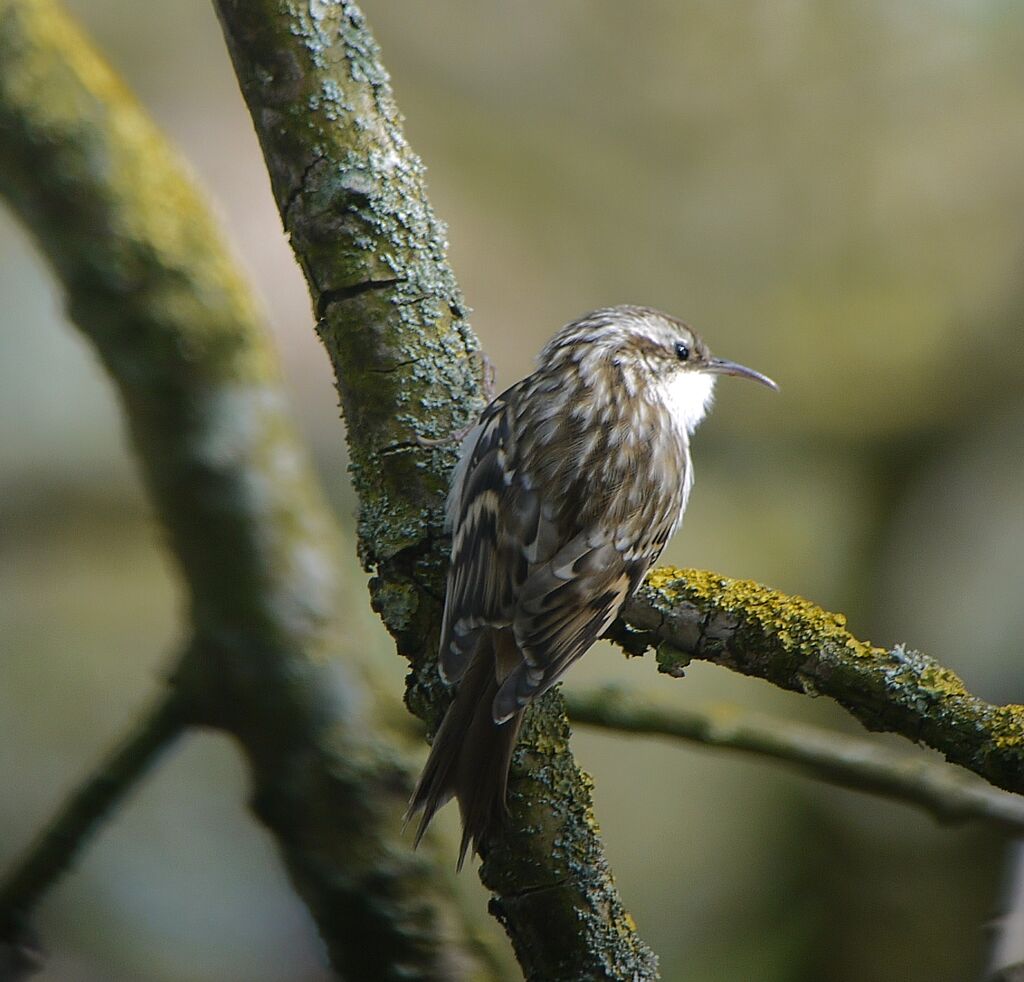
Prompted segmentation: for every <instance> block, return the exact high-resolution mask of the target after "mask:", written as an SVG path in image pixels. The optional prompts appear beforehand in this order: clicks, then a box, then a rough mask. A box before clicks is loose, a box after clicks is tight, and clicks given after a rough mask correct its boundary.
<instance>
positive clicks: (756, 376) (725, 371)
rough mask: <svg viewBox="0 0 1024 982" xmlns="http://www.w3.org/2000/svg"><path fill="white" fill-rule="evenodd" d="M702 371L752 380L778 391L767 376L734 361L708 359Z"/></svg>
mask: <svg viewBox="0 0 1024 982" xmlns="http://www.w3.org/2000/svg"><path fill="white" fill-rule="evenodd" d="M702 370H703V371H705V372H708V373H709V374H711V375H736V376H738V377H739V378H749V379H753V380H754V381H755V382H760V383H761V384H762V385H767V386H768V388H769V389H774V390H775V391H776V392H778V391H779V387H778V386H777V385H776V384H775V383H774V382H773V381H772V380H771V379H770V378H768V376H767V375H762V374H761V373H760V372H755V371H754V369H752V368H747V367H746V366H745V365H737V364H736V362H734V361H727V360H726V359H725V358H709V359H708V361H707V364H706V365H704V366H703V369H702Z"/></svg>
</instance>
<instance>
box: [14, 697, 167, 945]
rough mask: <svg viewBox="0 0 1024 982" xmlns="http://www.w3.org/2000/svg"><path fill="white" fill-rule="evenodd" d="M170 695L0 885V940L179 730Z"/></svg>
mask: <svg viewBox="0 0 1024 982" xmlns="http://www.w3.org/2000/svg"><path fill="white" fill-rule="evenodd" d="M184 725H185V721H184V717H183V714H182V706H181V704H180V700H179V699H178V697H177V695H176V694H173V693H172V694H170V695H166V696H164V697H162V698H161V699H160V700H159V702H158V703H157V704H156V705H155V706H154V707H152V708H151V709H150V710H149V711H148V712H147V713H146V715H145V716H144V717H143V718H142V719H141V720H140V721H139V722H138V723H137V724H136V726H135V727H134V728H133V729H132V730H131V732H130V733H129V734H128V735H127V737H126V738H125V740H124V742H123V743H122V744H121V746H119V747H118V748H117V749H116V750H114V752H113V753H112V754H111V755H110V757H109V758H108V759H107V760H105V761H104V762H103V763H102V764H101V765H100V767H98V768H97V770H96V771H95V772H94V773H93V774H91V775H90V776H89V778H88V779H87V780H86V781H85V782H84V783H83V784H82V785H81V786H80V787H79V788H78V789H77V790H76V791H75V792H74V794H72V795H71V797H69V798H68V799H67V801H65V802H64V803H63V804H62V805H61V807H60V811H58V813H57V814H56V815H55V816H54V817H53V819H52V820H51V821H50V823H49V825H47V826H46V827H45V828H44V829H43V830H42V832H41V833H40V835H39V837H38V839H37V840H36V841H35V842H33V843H32V844H31V845H30V846H29V847H28V849H27V850H26V852H25V854H24V856H23V857H22V859H21V860H20V861H19V862H17V863H16V864H15V865H14V867H13V868H12V869H11V870H10V871H8V873H7V874H6V876H5V877H4V879H3V880H2V881H0V938H10V937H17V936H18V935H19V934H20V933H21V929H22V927H23V925H24V924H25V923H26V922H27V920H28V918H29V916H30V915H31V913H32V911H33V909H34V908H35V905H36V903H37V902H38V901H39V900H40V899H41V897H42V896H43V894H44V893H45V892H46V891H47V890H48V889H49V888H50V887H51V886H52V885H53V884H54V883H55V882H56V881H57V880H58V879H59V878H60V876H61V874H63V873H64V872H65V871H66V870H67V869H68V868H69V867H70V865H71V863H72V862H73V861H74V859H75V856H76V854H77V853H78V852H79V851H80V850H81V848H82V847H83V846H84V844H85V841H86V840H87V839H88V838H89V836H90V835H91V834H92V833H93V832H94V831H95V830H96V829H97V828H98V827H99V825H100V823H101V822H102V821H103V820H104V819H105V818H106V817H107V815H108V814H110V812H111V811H112V810H113V809H114V808H115V807H117V805H118V804H119V803H120V802H121V800H122V799H123V798H124V796H125V795H126V794H127V793H128V792H129V791H130V790H131V789H132V788H133V787H134V786H135V784H136V783H137V782H138V781H139V779H140V778H141V777H142V776H143V775H144V774H145V773H146V771H148V770H149V769H150V767H152V766H153V764H154V763H155V762H156V759H157V757H158V756H159V755H160V753H162V752H163V751H164V750H166V749H167V748H168V747H169V745H170V744H171V743H173V742H174V740H175V738H176V737H178V736H179V735H180V734H181V732H182V729H183V728H184Z"/></svg>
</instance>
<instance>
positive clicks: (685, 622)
mask: <svg viewBox="0 0 1024 982" xmlns="http://www.w3.org/2000/svg"><path fill="white" fill-rule="evenodd" d="M610 636H612V638H613V640H615V641H617V642H618V643H620V644H621V645H622V646H623V647H624V648H626V649H627V650H628V651H629V652H630V653H632V654H639V653H641V652H642V651H643V650H644V649H645V648H647V647H654V648H656V649H657V657H658V669H659V671H662V672H664V673H665V674H667V675H673V676H678V675H682V674H683V672H684V671H685V668H686V665H687V664H688V663H689V662H690V660H691V659H692V658H700V659H703V660H705V661H711V662H714V663H715V664H718V665H722V666H724V667H726V668H730V669H732V670H733V671H736V672H740V673H742V674H743V675H751V676H754V677H756V678H761V679H765V680H766V681H768V682H771V683H772V684H774V685H777V686H779V687H780V688H783V689H789V690H791V691H794V692H802V693H805V694H806V695H811V696H819V695H820V696H829V697H830V698H832V699H834V700H835V701H836V702H837V703H839V705H840V706H842V707H843V708H844V709H846V710H847V711H848V712H850V713H851V714H852V715H853V716H854V717H856V718H857V719H858V720H859V721H860V722H861V723H863V724H864V726H866V727H867V728H868V729H869V730H884V731H888V732H890V733H899V734H900V735H901V736H905V737H907V738H908V739H910V740H913V741H914V742H915V743H917V742H919V743H924V744H926V745H927V746H929V747H931V748H932V749H933V750H938V751H939V752H940V753H941V754H943V755H944V756H945V757H946V759H947V760H948V761H950V762H951V763H954V764H960V765H961V766H962V767H966V768H967V769H968V770H971V771H974V773H975V774H978V775H980V776H981V777H983V778H985V780H986V781H988V782H989V783H990V784H994V785H996V786H997V787H1000V788H1003V789H1005V790H1007V791H1013V792H1016V793H1018V794H1021V793H1024V706H1016V705H1007V706H997V705H993V704H992V703H988V702H986V701H985V700H984V699H979V698H978V697H977V696H976V695H974V694H972V693H971V692H969V691H968V689H967V687H966V686H965V685H964V683H963V681H962V680H961V679H960V678H959V677H958V676H957V675H956V673H955V672H952V671H951V670H950V669H948V668H945V667H944V666H943V665H940V664H939V663H938V662H937V661H935V659H934V658H931V657H929V656H928V655H926V654H924V653H922V652H920V651H915V650H913V649H911V648H907V647H905V646H903V645H896V646H894V647H892V648H879V647H876V646H875V645H872V644H871V643H870V642H867V641H862V640H860V639H859V638H857V637H855V636H854V635H853V634H851V633H850V631H849V630H847V627H846V618H845V617H843V615H842V614H833V613H831V612H829V611H827V610H823V609H822V608H821V607H818V606H817V605H816V604H813V603H811V602H810V601H809V600H805V599H804V598H803V597H794V596H787V595H786V594H784V593H781V592H779V591H778V590H772V589H771V588H770V587H766V586H762V585H761V584H760V583H754V582H752V581H750V580H734V579H731V578H729V577H726V576H722V575H720V574H719V573H711V572H705V571H702V570H693V569H675V568H673V567H663V568H661V569H656V570H653V571H652V572H651V573H650V574H648V577H647V580H646V582H645V583H644V585H643V586H642V587H641V588H640V590H639V591H638V592H637V594H636V596H635V597H633V598H632V600H630V601H629V603H628V604H627V605H626V607H625V608H624V609H623V614H622V621H621V622H619V624H618V625H616V626H615V627H614V628H613V631H612V632H610Z"/></svg>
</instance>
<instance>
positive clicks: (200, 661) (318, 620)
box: [0, 0, 479, 979]
mask: <svg viewBox="0 0 1024 982" xmlns="http://www.w3.org/2000/svg"><path fill="white" fill-rule="evenodd" d="M0 193H3V194H4V195H5V196H6V198H7V200H8V202H9V203H10V205H11V207H12V208H13V209H14V211H15V212H16V213H17V214H18V215H19V216H20V217H21V219H22V220H23V221H24V222H25V224H26V225H27V226H28V227H29V229H30V230H31V231H32V233H33V234H34V235H35V237H36V240H37V242H38V243H39V246H40V249H41V250H42V252H43V254H44V255H45V256H46V258H47V259H48V260H49V262H50V263H51V265H52V266H53V268H54V270H55V271H56V273H57V276H58V277H59V279H60V281H61V283H62V284H63V286H64V289H65V292H66V295H67V300H68V306H69V309H70V314H71V317H72V319H73V320H74V321H75V323H76V324H77V325H78V327H80V328H81V330H82V331H83V332H84V333H85V334H86V335H87V336H88V338H89V339H90V340H91V341H92V342H93V344H94V345H95V347H96V350H97V352H98V354H99V356H100V358H101V359H102V361H103V363H104V365H105V366H106V368H107V370H108V371H109V372H110V374H111V377H112V378H113V380H114V382H115V384H116V385H117V388H118V391H119V394H120V396H121V399H122V401H123V404H124V407H125V411H126V414H127V418H128V423H129V427H130V430H131V436H132V439H133V442H134V444H135V449H136V450H137V452H138V455H139V459H140V461H141V463H142V468H143V471H144V476H145V479H146V483H147V486H148V489H149V492H150V494H151V496H152V498H153V501H154V502H155V505H156V510H157V512H158V514H159V517H160V519H161V521H162V523H163V525H164V528H165V531H166V533H167V538H168V543H169V545H170V547H171V549H172V550H173V553H174V555H175V557H176V559H177V562H178V565H179V567H180V570H181V573H182V578H183V581H184V583H185V586H186V589H187V592H188V598H189V613H190V619H191V628H192V639H191V642H190V643H189V645H188V651H187V654H186V656H185V658H184V660H183V662H182V664H181V665H180V666H179V668H178V671H177V673H176V675H175V680H174V689H175V692H176V693H177V695H176V696H175V698H176V699H177V700H179V704H180V705H181V706H183V707H184V711H185V712H186V713H187V717H188V719H189V720H190V721H198V722H202V723H207V724H210V725H213V726H217V727H220V728H223V729H225V730H227V731H229V732H231V733H233V734H234V735H235V736H236V737H237V738H238V739H239V741H240V742H241V744H242V746H243V748H244V750H245V753H246V755H247V757H248V759H249V762H250V764H251V768H252V777H253V783H254V788H255V791H254V807H255V810H256V812H257V814H258V815H259V817H260V818H261V819H262V820H263V822H264V823H265V824H266V825H267V827H268V828H269V829H270V831H271V832H272V833H273V834H274V835H275V837H276V839H277V842H278V844H279V846H280V848H281V851H282V855H283V857H284V860H285V862H286V864H287V867H288V869H289V872H290V874H291V876H292V879H293V882H294V883H295V885H296V887H297V889H298V890H299V892H300V893H301V894H302V896H303V898H304V899H305V900H306V902H307V903H308V905H309V907H310V910H311V911H312V913H313V916H314V917H315V918H316V920H317V923H318V925H319V928H320V931H321V934H322V935H323V937H324V939H325V941H326V943H327V945H328V948H329V950H330V954H331V957H332V960H333V962H334V964H335V965H336V966H337V967H338V969H339V970H340V971H343V972H344V973H345V974H346V975H348V976H349V977H352V978H375V979H378V978H379V979H391V978H399V977H401V978H403V979H411V978H417V979H442V978H443V979H450V978H468V977H479V975H478V974H477V967H478V964H479V963H478V962H477V961H476V958H475V955H474V954H473V953H472V951H471V949H470V947H469V946H468V945H467V944H466V943H454V942H451V938H452V936H453V933H454V929H453V925H452V923H451V921H452V919H453V911H454V907H453V902H452V900H451V897H450V895H449V893H448V892H447V891H448V888H447V884H446V881H445V879H444V878H443V877H439V876H437V875H435V872H434V871H433V870H432V869H431V867H430V865H429V864H428V862H427V859H426V857H425V856H420V857H418V858H415V857H413V856H411V855H410V853H409V851H408V849H407V847H406V844H405V843H404V842H403V841H401V840H400V839H399V836H398V827H399V821H400V815H401V813H402V810H403V808H404V805H405V800H406V797H407V794H408V789H409V785H410V775H409V773H408V771H407V769H406V766H405V764H404V762H403V761H402V760H400V759H399V758H397V757H396V756H395V754H394V752H393V751H390V750H388V749H387V747H386V745H385V744H383V743H381V742H379V741H377V740H375V739H374V738H373V736H372V731H373V720H372V713H371V712H370V708H371V706H372V701H371V700H370V699H369V698H368V693H366V692H365V691H364V689H363V686H362V685H361V683H360V681H359V679H358V677H357V675H358V673H357V672H355V671H353V670H346V669H345V668H344V666H343V665H342V664H341V663H340V662H339V661H338V660H337V657H336V656H337V655H338V653H339V652H340V651H342V650H343V649H344V647H345V644H346V642H345V635H344V631H343V627H342V625H341V624H340V622H339V620H338V614H337V611H338V603H337V599H338V598H337V590H336V576H337V573H336V568H335V550H336V548H337V543H336V536H335V531H334V529H333V525H332V522H331V518H330V515H329V513H328V511H327V509H326V508H325V506H324V503H323V501H322V500H321V496H320V493H319V491H318V489H317V487H316V485H315V483H314V481H313V479H312V478H311V474H310V470H309V468H308V466H307V463H306V461H305V458H304V456H303V453H302V451H301V449H300V447H299V444H298V442H297V439H296V436H295V434H294V432H293V429H292V425H291V421H290V420H289V419H288V417H287V414H286V412H285V400H284V397H283V395H282V392H281V390H280V385H279V380H278V376H277V369H276V363H275V358H274V355H273V352H272V350H271V348H270V345H269V343H268V339H267V337H266V333H265V331H264V330H263V326H262V324H261V323H260V319H259V317H258V316H257V313H256V311H255V309H254V307H253V303H252V301H251V299H250V296H249V294H248V291H247V290H246V288H245V286H244V284H243V283H242V281H241V279H240V277H239V275H238V273H237V272H236V271H235V269H234V267H233V265H232V263H231V261H230V259H229V258H228V256H227V254H226V252H225V250H224V248H223V246H222V244H221V240H220V235H219V233H218V231H217V229H216V228H215V227H214V225H213V223H212V220H211V218H210V217H209V214H208V212H207V209H206V208H205V206H204V204H203V202H202V201H201V200H200V198H199V196H198V194H197V192H196V191H195V190H194V188H193V187H192V184H191V182H190V180H189V178H188V176H187V174H186V172H185V170H184V168H183V167H182V166H181V164H180V163H179V161H178V160H177V159H176V157H175V156H174V155H173V153H172V152H171V151H170V149H169V148H168V146H167V145H166V143H165V142H164V141H163V139H162V138H161V136H160V135H159V134H158V133H157V132H156V130H155V129H154V127H153V125H152V124H151V123H150V122H149V120H148V119H147V118H146V116H145V114H144V113H143V112H142V111H141V110H140V108H139V106H138V105H137V104H136V103H135V102H134V101H133V100H132V99H131V97H130V96H129V95H128V94H127V93H126V91H125V89H124V87H123V86H122V85H121V83H120V82H119V81H118V80H117V79H116V78H115V77H114V75H113V74H112V73H111V71H110V70H109V69H108V68H107V66H106V65H105V64H104V63H103V62H102V60H101V59H100V58H99V57H98V56H97V55H96V53H95V52H94V51H93V50H92V48H91V47H90V45H89V44H88V42H87V41H86V39H85V38H84V37H82V36H81V35H80V34H79V32H78V31H77V30H76V29H75V28H74V27H73V25H72V24H71V23H69V21H68V20H67V19H66V18H65V17H64V16H63V15H62V14H61V12H60V10H59V9H58V8H57V7H56V6H55V5H54V4H53V3H51V2H49V0H0ZM128 776H129V777H130V776H131V775H130V774H129V775H128ZM71 807H72V808H73V807H74V803H72V806H71ZM77 831H81V829H79V830H76V834H77ZM68 845H69V847H71V846H73V843H69V844H68ZM40 861H42V860H40ZM30 863H31V861H30ZM39 885H40V886H42V885H43V884H42V882H41V881H40V884H39ZM35 892H38V891H35Z"/></svg>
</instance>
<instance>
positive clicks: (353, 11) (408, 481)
mask: <svg viewBox="0 0 1024 982" xmlns="http://www.w3.org/2000/svg"><path fill="white" fill-rule="evenodd" d="M216 7H217V11H218V13H219V15H220V18H221V22H222V24H223V27H224V34H225V38H226V40H227V45H228V49H229V51H230V52H231V57H232V60H233V61H234V65H235V71H236V74H237V75H238V79H239V83H240V85H241V88H242V92H243V94H244V96H245V99H246V102H247V104H248V106H249V111H250V113H251V115H252V118H253V123H254V125H255V128H256V132H257V135H258V136H259V139H260V143H261V145H262V147H263V153H264V156H265V158H266V162H267V167H268V170H269V172H270V178H271V184H272V186H273V190H274V195H275V198H276V200H277V204H278V208H279V209H280V212H281V216H282V219H283V221H284V225H285V228H286V230H287V232H288V234H289V235H290V236H291V241H292V245H293V247H294V249H295V252H296V255H297V256H298V258H299V262H300V264H301V265H302V267H303V269H304V271H305V273H306V279H307V281H308V283H309V287H310V292H311V295H312V298H313V307H314V309H315V310H316V311H317V312H318V314H319V315H320V320H319V324H318V331H319V334H320V337H321V338H322V339H323V342H324V344H325V346H326V348H327V351H328V354H329V355H330V358H331V361H332V364H333V366H334V370H335V375H336V378H337V383H338V392H339V394H340V396H341V404H342V408H343V410H344V414H345V419H346V422H347V424H348V442H349V448H350V451H351V460H352V477H353V482H354V485H355V489H356V492H357V494H358V495H359V500H360V526H359V529H360V553H361V557H362V560H363V562H364V564H365V565H366V567H367V569H369V570H371V571H372V572H373V574H374V578H373V580H372V583H371V592H372V597H373V604H374V607H375V609H376V610H377V611H378V613H380V615H381V617H382V618H383V620H384V623H385V624H386V625H387V627H388V630H389V631H390V632H391V633H392V635H393V636H394V637H395V639H396V641H397V644H398V648H399V651H400V652H401V654H403V655H404V656H405V657H406V658H408V659H409V660H410V662H411V663H412V668H413V672H412V676H411V681H410V685H409V688H408V690H407V702H408V704H409V706H410V708H411V709H412V711H413V712H415V713H416V714H417V715H419V716H420V717H422V718H423V719H425V720H428V721H429V722H431V723H433V724H436V723H437V721H438V719H439V717H440V714H441V712H442V710H443V707H444V705H445V702H446V700H447V698H448V696H447V693H446V692H445V690H444V687H443V686H441V684H440V682H439V680H438V678H437V672H436V668H435V656H436V644H437V636H438V631H439V622H440V616H441V600H440V598H441V597H442V596H443V593H444V569H445V566H446V562H447V556H446V551H447V550H446V544H445V542H444V537H443V534H442V506H443V502H444V497H445V492H446V489H447V483H448V474H449V471H450V468H451V466H452V465H453V463H454V451H455V448H454V447H452V448H449V449H444V448H440V447H439V448H435V449H428V448H424V447H421V446H419V445H418V442H417V440H416V437H428V438H429V437H439V436H445V435H447V434H449V433H451V432H452V431H454V430H456V429H457V428H458V427H459V426H461V425H464V424H465V423H466V422H467V420H468V419H470V418H471V417H472V415H473V414H474V412H475V411H476V410H478V409H479V408H480V405H481V402H480V367H479V364H478V359H477V341H476V339H475V337H474V336H473V334H472V332H471V331H470V329H469V326H468V325H467V323H466V321H465V314H466V311H465V306H464V304H463V301H462V297H461V295H460V294H459V292H458V289H457V287H456V284H455V280H454V277H453V275H452V272H451V270H450V268H449V266H448V264H447V260H446V258H445V251H444V250H445V246H444V229H443V227H442V226H441V224H440V223H439V222H438V221H437V219H436V218H435V217H434V214H433V212H432V211H431V209H430V206H429V204H428V202H427V199H426V195H425V192H424V187H423V166H422V164H421V163H420V161H419V159H418V158H417V157H416V156H415V155H414V154H413V152H412V151H411V150H410V148H409V146H408V144H407V143H406V141H405V138H404V136H403V134H402V130H401V126H400V119H399V116H398V112H397V110H396V108H395V105H394V101H393V99H392V94H391V89H390V85H389V82H388V76H387V73H386V72H385V70H384V68H383V67H382V65H381V63H380V60H379V57H378V49H377V46H376V43H375V42H374V40H373V37H372V36H371V34H370V32H369V30H368V29H367V27H366V23H365V21H364V18H363V15H362V13H361V12H360V10H359V8H358V7H357V6H356V5H355V4H354V3H351V2H347V0H322V2H320V3H317V4H305V3H299V2H292V0H285V2H281V0H217V2H216ZM568 733H569V731H568V727H567V724H566V721H565V717H564V714H563V712H562V704H561V701H560V699H559V698H558V697H557V695H555V696H551V697H549V698H545V699H544V700H542V702H541V703H540V705H538V706H537V707H536V709H535V710H534V711H533V712H531V713H530V714H529V717H528V720H527V723H526V725H525V726H524V729H523V740H522V743H521V745H520V749H519V751H518V753H517V755H516V759H515V761H514V764H513V770H512V775H511V782H510V798H509V800H510V807H511V810H512V831H511V833H510V834H509V835H507V836H504V837H502V839H501V840H500V841H495V842H493V843H490V844H489V848H488V850H487V858H486V861H485V863H484V865H483V869H482V873H481V876H482V879H483V881H484V883H485V884H486V885H487V886H488V887H490V888H491V890H492V891H493V892H494V894H495V897H494V899H493V901H492V910H493V911H494V912H495V914H496V915H497V916H498V917H499V919H500V920H501V921H502V923H503V924H504V925H505V927H506V929H507V930H508V932H509V935H510V936H511V938H512V941H513V945H514V947H515V949H516V954H517V956H518V958H519V961H520V964H521V965H522V966H523V969H524V971H525V974H526V975H527V977H528V978H531V979H544V980H547V982H556V980H559V979H578V978H594V979H604V978H614V979H639V980H643V979H650V978H653V977H654V976H655V971H656V969H655V959H654V957H653V955H652V954H651V952H650V951H649V950H648V949H647V948H646V946H645V945H644V944H643V943H642V942H641V941H640V939H639V938H638V937H637V935H636V932H635V929H634V926H633V924H632V920H631V919H630V918H629V916H628V914H627V913H626V911H625V910H624V908H623V906H622V903H621V901H620V899H619V895H618V893H617V891H616V889H615V887H614V884H613V881H612V878H611V874H610V872H609V869H608V866H607V863H606V861H605V858H604V853H603V849H602V847H601V843H600V841H599V839H598V836H597V831H596V827H595V824H594V820H593V816H592V814H591V807H590V790H589V783H588V781H587V779H586V778H585V777H584V776H583V774H582V773H581V772H580V771H579V769H578V768H577V767H576V765H575V763H574V761H573V758H572V756H571V755H570V754H569V752H568Z"/></svg>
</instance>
